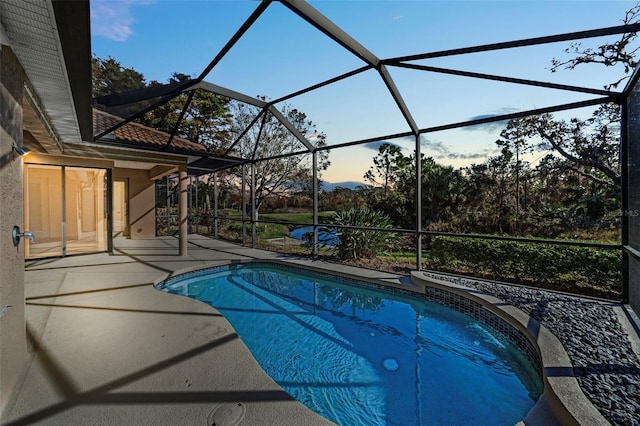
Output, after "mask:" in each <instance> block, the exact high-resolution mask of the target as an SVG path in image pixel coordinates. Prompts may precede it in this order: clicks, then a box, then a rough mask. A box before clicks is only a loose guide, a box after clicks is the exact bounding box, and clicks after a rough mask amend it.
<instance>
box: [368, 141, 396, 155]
mask: <svg viewBox="0 0 640 426" xmlns="http://www.w3.org/2000/svg"><path fill="white" fill-rule="evenodd" d="M383 144H389V145H393V146H397V147H398V148H401V149H402V147H401V146H400V145H396V144H395V143H392V142H389V141H377V142H369V143H365V144H364V145H362V146H364V147H365V148H369V149H371V150H373V151H376V152H377V151H379V150H380V147H381V146H382V145H383Z"/></svg>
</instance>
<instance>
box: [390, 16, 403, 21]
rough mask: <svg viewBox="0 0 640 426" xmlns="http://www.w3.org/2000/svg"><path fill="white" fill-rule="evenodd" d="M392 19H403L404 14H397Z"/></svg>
mask: <svg viewBox="0 0 640 426" xmlns="http://www.w3.org/2000/svg"><path fill="white" fill-rule="evenodd" d="M391 19H393V20H394V21H398V20H400V19H402V15H396V16H394V17H393V18H391Z"/></svg>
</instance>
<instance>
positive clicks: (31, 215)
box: [24, 164, 107, 258]
mask: <svg viewBox="0 0 640 426" xmlns="http://www.w3.org/2000/svg"><path fill="white" fill-rule="evenodd" d="M106 197H107V170H105V169H91V168H83V167H67V166H46V165H37V164H25V229H26V230H29V231H31V232H32V233H33V234H34V236H35V239H36V240H35V242H31V241H29V240H27V239H25V240H24V241H25V249H26V253H25V256H26V257H27V258H38V257H52V256H65V255H67V254H81V253H95V252H101V251H106V250H107V202H106V200H107V198H106Z"/></svg>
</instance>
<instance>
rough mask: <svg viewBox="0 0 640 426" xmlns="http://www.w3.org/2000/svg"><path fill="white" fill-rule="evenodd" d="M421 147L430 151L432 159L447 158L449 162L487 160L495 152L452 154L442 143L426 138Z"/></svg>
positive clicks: (488, 150)
mask: <svg viewBox="0 0 640 426" xmlns="http://www.w3.org/2000/svg"><path fill="white" fill-rule="evenodd" d="M422 146H423V147H424V148H425V150H426V151H430V152H431V153H432V154H433V155H432V156H433V157H434V158H447V159H449V160H475V159H480V158H487V157H489V156H491V155H493V154H495V153H496V152H497V150H495V149H488V148H485V149H482V150H480V151H477V152H472V153H461V152H453V151H451V149H450V148H449V147H448V146H446V145H445V144H444V143H443V142H442V141H434V140H431V139H427V138H423V141H422ZM425 154H426V155H429V154H428V153H425Z"/></svg>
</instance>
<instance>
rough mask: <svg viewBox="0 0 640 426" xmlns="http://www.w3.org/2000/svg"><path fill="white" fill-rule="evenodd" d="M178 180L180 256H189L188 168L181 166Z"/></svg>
mask: <svg viewBox="0 0 640 426" xmlns="http://www.w3.org/2000/svg"><path fill="white" fill-rule="evenodd" d="M178 179H179V182H180V183H179V185H178V187H179V188H180V189H179V193H180V199H179V205H180V209H179V215H180V220H179V221H178V226H179V230H180V234H179V247H180V249H179V253H178V254H179V255H180V256H186V255H187V246H188V235H189V228H188V223H187V222H188V219H187V210H188V203H189V199H188V197H187V195H188V192H187V191H188V188H189V187H188V185H189V180H188V179H189V178H188V176H187V167H186V166H180V171H179V172H178Z"/></svg>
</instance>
